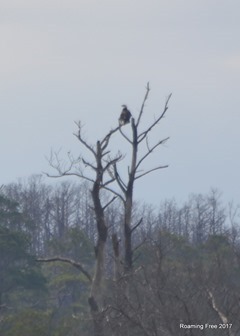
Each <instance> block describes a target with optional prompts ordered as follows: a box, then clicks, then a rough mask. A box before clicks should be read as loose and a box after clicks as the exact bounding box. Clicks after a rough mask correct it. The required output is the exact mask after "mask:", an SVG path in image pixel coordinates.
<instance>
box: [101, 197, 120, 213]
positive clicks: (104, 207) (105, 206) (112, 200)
mask: <svg viewBox="0 0 240 336" xmlns="http://www.w3.org/2000/svg"><path fill="white" fill-rule="evenodd" d="M116 198H117V196H114V197H113V198H112V199H111V200H110V201H109V202H108V203H107V204H106V205H104V206H103V210H105V209H106V208H107V207H108V206H109V205H110V204H111V203H112V202H114V201H115V199H116Z"/></svg>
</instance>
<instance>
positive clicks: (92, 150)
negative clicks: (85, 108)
mask: <svg viewBox="0 0 240 336" xmlns="http://www.w3.org/2000/svg"><path fill="white" fill-rule="evenodd" d="M75 124H76V125H77V127H78V132H77V133H73V135H75V137H76V138H77V139H78V140H79V141H80V142H81V143H82V144H83V145H84V146H85V147H86V148H87V149H88V150H89V151H90V152H92V154H93V155H94V156H95V157H96V152H95V150H94V149H93V147H92V146H90V145H89V144H88V143H87V142H86V141H85V140H84V139H83V137H82V135H81V131H82V125H81V122H80V121H78V122H77V121H75Z"/></svg>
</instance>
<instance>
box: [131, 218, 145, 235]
mask: <svg viewBox="0 0 240 336" xmlns="http://www.w3.org/2000/svg"><path fill="white" fill-rule="evenodd" d="M142 221H143V218H141V219H140V221H138V223H137V224H136V225H135V226H134V227H132V228H131V232H133V231H134V230H136V228H137V227H138V226H139V225H140V224H141V223H142Z"/></svg>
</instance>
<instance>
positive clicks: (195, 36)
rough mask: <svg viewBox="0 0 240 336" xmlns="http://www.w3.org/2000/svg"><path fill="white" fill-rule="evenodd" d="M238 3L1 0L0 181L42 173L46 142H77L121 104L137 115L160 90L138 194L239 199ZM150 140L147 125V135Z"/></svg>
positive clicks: (151, 106)
mask: <svg viewBox="0 0 240 336" xmlns="http://www.w3.org/2000/svg"><path fill="white" fill-rule="evenodd" d="M239 13H240V3H239V1H237V0H229V1H225V0H218V1H217V0H185V1H183V0H164V1H161V0H146V1H145V0H128V1H127V0H121V1H120V0H111V1H110V0H102V1H99V0H98V1H97V0H78V1H77V0H58V1H57V0H41V1H38V2H37V1H32V0H2V1H1V4H0V41H1V42H0V95H1V96H0V113H1V132H0V153H1V178H0V184H2V183H8V182H13V181H15V180H16V179H17V178H18V177H26V176H28V175H30V174H32V173H40V172H42V171H47V170H48V164H47V162H46V159H45V156H46V155H48V154H49V152H50V150H51V148H53V149H59V148H60V147H62V149H63V153H64V151H65V152H67V151H68V150H73V151H74V152H75V153H76V152H77V149H78V143H77V142H76V140H75V138H74V137H73V135H72V133H73V132H74V130H75V125H74V120H79V119H80V120H82V121H83V123H84V124H85V132H86V136H87V138H88V140H89V141H91V142H93V143H94V142H95V140H97V137H99V136H102V135H104V134H105V133H106V132H107V131H108V130H109V129H110V128H111V127H114V126H116V123H117V119H118V115H119V113H120V110H121V105H122V104H127V105H128V106H129V108H130V110H131V111H132V114H133V115H137V112H138V111H139V108H140V105H141V102H142V99H143V96H144V93H145V91H144V90H145V89H144V88H145V85H146V83H147V81H150V86H151V88H152V90H151V93H150V98H149V101H148V104H147V108H146V114H147V113H148V115H149V116H148V118H149V120H152V118H154V115H157V113H158V112H159V111H161V110H162V108H163V105H164V103H165V99H166V96H167V95H168V94H169V93H170V92H172V93H173V97H172V100H171V101H170V108H169V111H168V114H167V117H166V118H165V119H164V121H163V123H162V125H161V128H160V132H159V135H160V136H163V137H164V136H168V135H169V136H170V137H171V138H170V140H169V142H168V143H167V145H165V146H164V147H162V148H161V149H160V151H158V152H157V153H156V154H154V156H153V157H152V159H151V162H150V166H151V165H152V166H154V165H155V164H158V163H161V164H167V163H168V164H169V165H170V167H169V168H168V169H167V170H163V171H160V172H156V173H154V174H153V175H152V176H148V177H146V178H145V179H144V180H142V181H141V182H140V183H139V186H138V187H137V188H136V192H137V193H138V197H139V198H140V199H145V200H146V201H147V202H154V203H155V202H156V201H157V200H158V199H159V200H160V199H164V198H166V197H173V196H175V197H176V199H177V200H185V199H186V198H187V196H188V194H189V193H191V192H203V193H205V192H208V191H209V189H210V188H211V187H217V188H219V189H220V190H221V191H222V192H223V194H224V198H225V199H226V200H232V199H233V200H235V201H236V202H240V186H239V174H240V173H239V172H240V158H239V143H240V133H239V125H240V111H239V106H240V93H239V82H240V42H239V41H240V39H239V34H240V14H239ZM154 136H155V139H156V137H157V134H155V135H154Z"/></svg>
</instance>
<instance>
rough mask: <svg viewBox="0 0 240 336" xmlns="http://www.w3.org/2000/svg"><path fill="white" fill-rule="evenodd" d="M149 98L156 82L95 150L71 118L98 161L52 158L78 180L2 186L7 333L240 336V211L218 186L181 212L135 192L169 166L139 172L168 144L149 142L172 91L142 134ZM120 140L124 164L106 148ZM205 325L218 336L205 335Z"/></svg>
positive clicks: (1, 277)
mask: <svg viewBox="0 0 240 336" xmlns="http://www.w3.org/2000/svg"><path fill="white" fill-rule="evenodd" d="M148 93H149V86H147V90H146V95H145V98H144V100H143V104H142V108H141V110H140V112H139V115H138V117H137V118H136V120H135V119H134V118H132V119H131V123H130V124H129V125H126V128H125V124H123V126H124V128H122V125H120V126H118V127H116V128H115V129H112V130H110V132H109V133H107V135H106V136H104V137H103V138H102V139H101V140H98V141H97V142H96V144H95V145H90V144H89V143H88V142H87V141H86V140H85V138H84V137H83V135H82V126H81V123H76V125H77V132H76V134H75V136H76V138H77V140H78V141H79V143H80V145H81V146H82V147H83V148H84V149H85V151H87V152H88V153H89V154H90V155H91V157H92V159H90V158H89V157H88V156H87V154H85V153H86V152H84V156H79V157H78V158H74V157H73V156H72V155H71V153H68V161H67V163H66V162H64V163H63V161H62V160H61V159H60V158H59V156H58V154H56V153H52V155H51V157H50V158H49V163H50V166H51V167H52V168H54V170H55V171H56V175H54V176H55V177H66V176H69V175H74V176H77V177H78V178H79V179H78V182H77V183H75V182H71V181H69V180H63V181H62V182H60V183H56V184H48V183H47V182H46V179H44V178H43V177H42V176H40V175H34V176H31V177H30V178H29V179H28V180H26V181H19V182H17V183H11V184H8V185H5V186H2V188H1V194H0V254H1V259H0V268H1V272H0V335H1V336H30V335H34V336H88V335H94V336H110V335H114V336H115V335H116V336H122V335H125V336H135V335H136V336H176V335H192V336H195V335H196V336H198V335H206V336H211V335H229V336H237V335H239V334H240V322H239V313H240V294H239V293H240V226H239V214H240V213H239V208H238V206H235V205H234V204H228V205H225V204H222V201H221V194H220V193H219V192H218V191H217V190H214V189H213V190H210V192H209V193H208V194H206V195H201V194H193V195H191V196H190V197H189V199H188V200H187V201H186V202H185V203H183V204H181V205H179V204H177V203H176V202H175V201H174V200H161V192H160V191H159V207H153V206H152V205H151V204H147V203H140V202H137V197H136V196H135V195H134V185H135V182H136V181H138V180H139V179H140V178H142V177H144V176H145V175H147V174H149V173H152V172H154V174H156V175H157V174H158V173H159V170H162V169H163V168H167V166H165V165H164V166H163V165H159V166H156V167H151V168H148V169H143V168H142V164H143V163H145V161H147V160H148V159H149V157H151V154H152V152H153V151H155V150H156V149H157V148H158V147H159V146H161V145H163V144H164V143H165V142H166V141H167V140H168V138H164V139H160V140H159V139H157V140H156V141H155V143H154V141H150V139H149V138H150V135H152V133H153V132H154V130H155V129H158V126H159V124H161V120H162V118H163V117H164V115H165V113H166V111H167V109H168V101H169V99H170V96H169V97H168V99H167V101H166V104H165V107H164V109H163V112H162V113H160V114H159V116H158V117H156V119H155V120H154V121H152V123H150V124H148V126H145V125H146V124H145V123H144V127H145V128H144V127H143V128H141V127H142V126H141V121H142V118H143V114H144V104H145V102H146V100H147V98H148ZM126 129H128V131H125V130H126ZM127 132H129V133H127ZM116 134H119V135H120V136H121V138H122V140H123V141H125V142H126V143H127V144H128V145H129V146H130V147H129V148H130V149H129V152H130V155H129V157H130V159H129V160H130V161H129V162H130V163H129V164H126V163H124V159H125V157H124V155H123V154H122V153H120V152H119V151H118V148H117V152H116V153H115V154H113V151H112V150H111V148H110V143H111V140H112V137H113V136H115V135H116ZM157 134H158V133H157ZM119 147H120V145H119ZM127 159H128V158H127ZM122 163H123V164H124V167H125V168H126V167H127V173H125V175H124V174H123V169H122V168H120V165H121V164H122ZM86 169H87V172H86V171H85V170H86ZM156 171H157V172H156ZM161 173H164V172H161ZM51 176H53V175H51ZM156 181H157V180H156ZM156 185H157V183H156ZM153 187H154V186H153ZM155 188H156V186H155ZM146 198H147V197H146ZM205 324H211V325H216V326H217V330H216V329H212V328H209V327H204V329H203V330H202V329H201V328H200V326H201V325H205ZM180 325H184V326H185V327H182V328H181V327H180ZM187 326H192V327H191V328H187Z"/></svg>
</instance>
